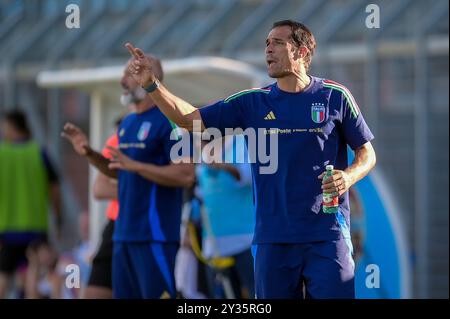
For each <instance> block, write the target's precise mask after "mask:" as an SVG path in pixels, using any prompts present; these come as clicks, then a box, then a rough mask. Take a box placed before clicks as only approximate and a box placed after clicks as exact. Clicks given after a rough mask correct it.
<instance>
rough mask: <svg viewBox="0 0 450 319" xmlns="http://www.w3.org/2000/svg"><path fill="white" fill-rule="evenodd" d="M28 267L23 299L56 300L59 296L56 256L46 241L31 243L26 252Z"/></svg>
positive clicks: (59, 282) (59, 284) (59, 279)
mask: <svg viewBox="0 0 450 319" xmlns="http://www.w3.org/2000/svg"><path fill="white" fill-rule="evenodd" d="M26 255H27V259H28V267H27V271H26V280H25V298H27V299H50V298H52V299H57V298H60V295H61V277H60V276H59V275H58V272H57V267H56V265H57V263H58V255H57V253H56V252H55V251H54V250H53V249H52V247H50V245H49V244H48V242H47V241H46V240H37V241H34V242H32V243H31V244H30V245H29V246H28V247H27V251H26Z"/></svg>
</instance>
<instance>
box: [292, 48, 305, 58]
mask: <svg viewBox="0 0 450 319" xmlns="http://www.w3.org/2000/svg"><path fill="white" fill-rule="evenodd" d="M293 50H294V52H293V54H294V59H295V60H299V59H304V58H305V57H306V55H307V54H308V49H307V48H305V47H299V48H297V47H294V49H293Z"/></svg>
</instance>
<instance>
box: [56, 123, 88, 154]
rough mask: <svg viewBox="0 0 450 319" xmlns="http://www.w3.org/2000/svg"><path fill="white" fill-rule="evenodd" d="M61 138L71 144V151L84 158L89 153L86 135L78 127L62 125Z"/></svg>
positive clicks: (70, 124)
mask: <svg viewBox="0 0 450 319" xmlns="http://www.w3.org/2000/svg"><path fill="white" fill-rule="evenodd" d="M61 136H62V137H64V138H66V139H67V140H68V141H69V142H70V143H72V146H73V149H74V150H75V152H77V153H78V154H79V155H82V156H86V155H87V154H88V153H89V152H90V151H91V148H90V147H89V141H88V138H87V137H86V135H85V134H84V133H83V131H82V130H81V129H80V128H79V127H77V126H75V125H73V124H72V123H66V124H65V125H64V129H63V132H62V133H61Z"/></svg>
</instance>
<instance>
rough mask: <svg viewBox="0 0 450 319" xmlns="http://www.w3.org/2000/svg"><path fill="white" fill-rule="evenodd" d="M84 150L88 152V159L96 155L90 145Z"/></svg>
mask: <svg viewBox="0 0 450 319" xmlns="http://www.w3.org/2000/svg"><path fill="white" fill-rule="evenodd" d="M84 149H85V150H86V154H85V155H84V156H86V157H89V156H92V154H93V153H94V150H93V149H92V148H91V147H90V146H89V145H87V146H85V147H84Z"/></svg>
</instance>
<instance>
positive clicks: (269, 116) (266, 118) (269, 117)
mask: <svg viewBox="0 0 450 319" xmlns="http://www.w3.org/2000/svg"><path fill="white" fill-rule="evenodd" d="M264 119H265V120H275V119H276V117H275V114H273V112H272V111H270V112H269V114H267V115H266V117H265V118H264Z"/></svg>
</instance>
